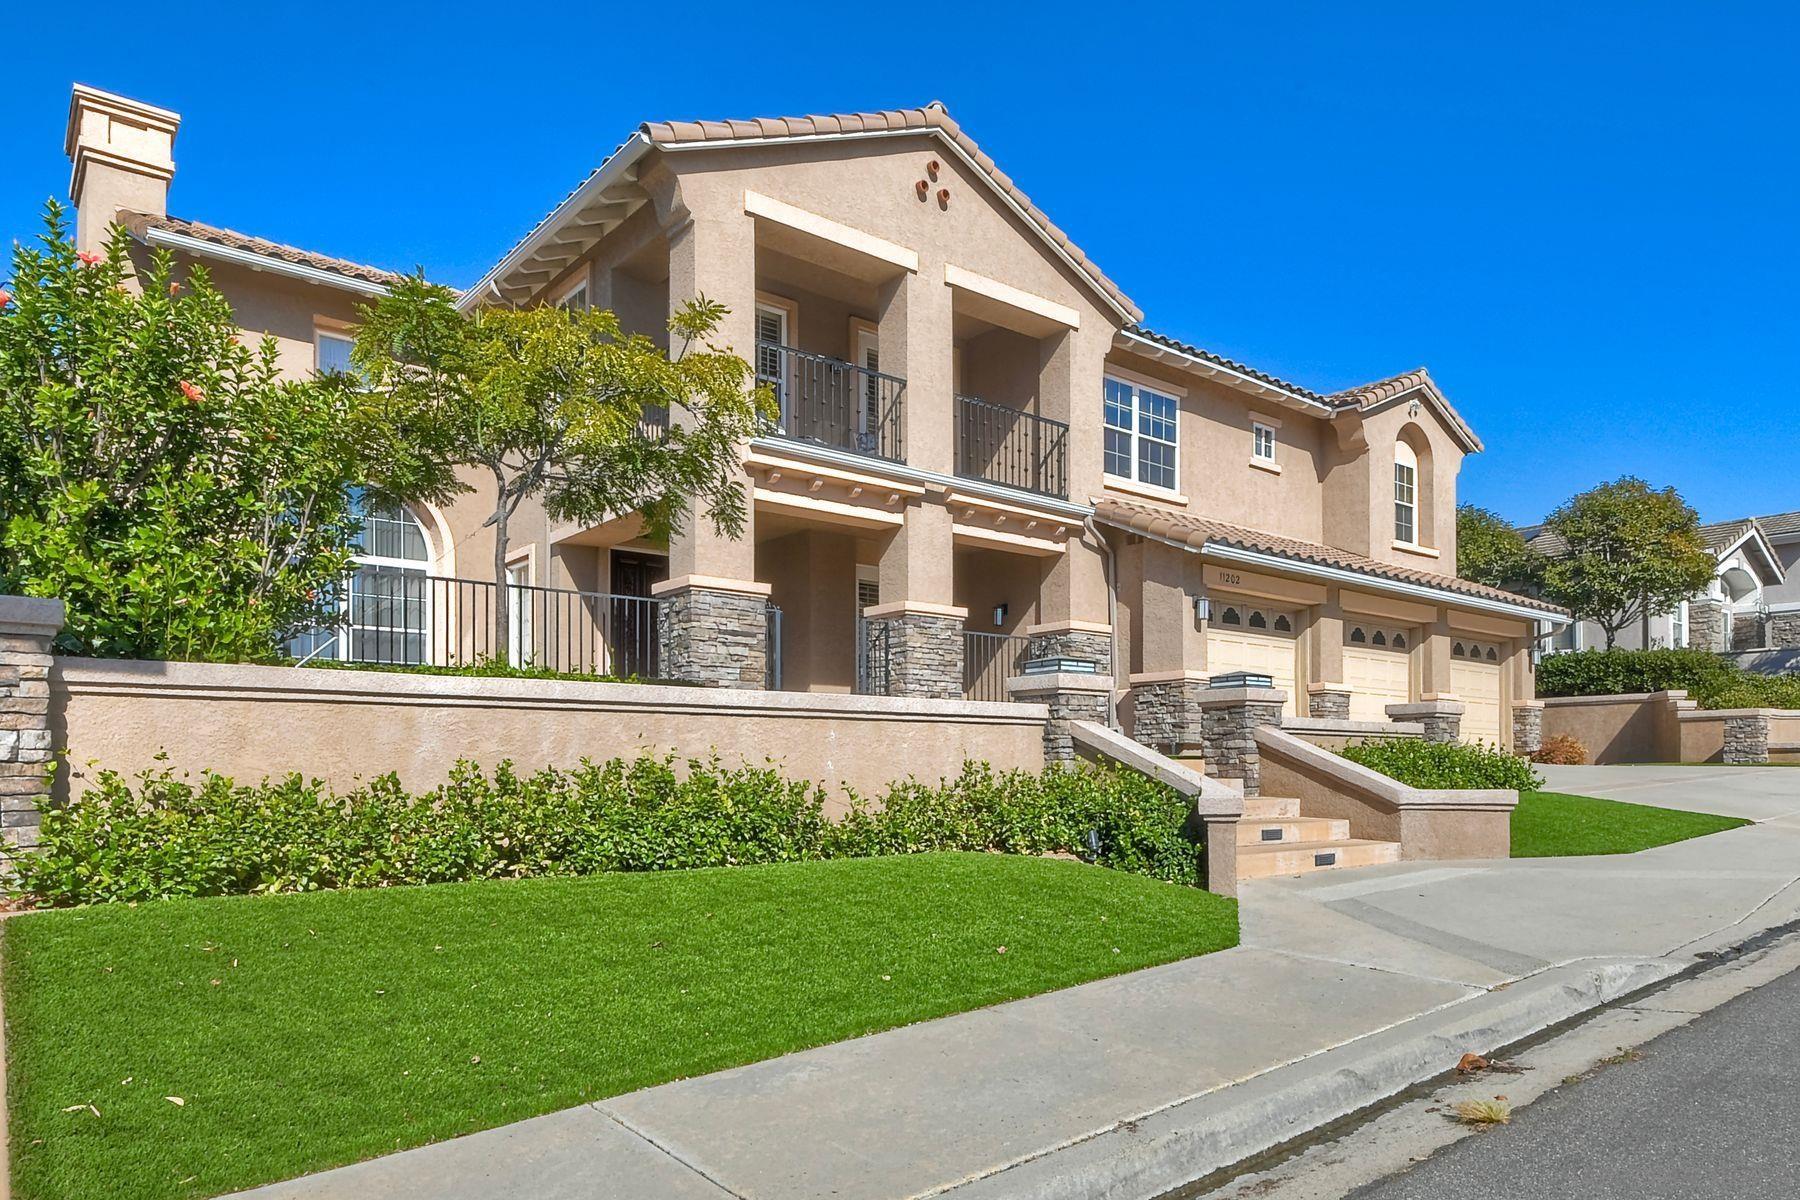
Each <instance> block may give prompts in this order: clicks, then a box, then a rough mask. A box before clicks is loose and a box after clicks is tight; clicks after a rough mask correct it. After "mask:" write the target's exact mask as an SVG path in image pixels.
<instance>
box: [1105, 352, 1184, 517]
mask: <svg viewBox="0 0 1800 1200" xmlns="http://www.w3.org/2000/svg"><path fill="white" fill-rule="evenodd" d="M1179 407H1180V405H1179V404H1178V402H1177V401H1176V399H1175V398H1174V397H1173V396H1169V395H1165V394H1163V393H1162V392H1158V391H1156V390H1154V389H1152V388H1148V387H1145V386H1143V385H1141V384H1137V383H1132V382H1129V381H1127V380H1124V379H1115V378H1113V377H1112V376H1110V375H1109V376H1107V378H1106V463H1105V468H1106V473H1107V474H1108V475H1112V476H1115V477H1116V478H1119V479H1130V480H1133V481H1135V482H1137V483H1143V484H1148V485H1149V486H1151V487H1159V488H1167V489H1169V490H1170V491H1174V490H1175V481H1176V471H1175V448H1176V437H1177V433H1176V424H1177V416H1176V413H1177V410H1178V409H1179Z"/></svg>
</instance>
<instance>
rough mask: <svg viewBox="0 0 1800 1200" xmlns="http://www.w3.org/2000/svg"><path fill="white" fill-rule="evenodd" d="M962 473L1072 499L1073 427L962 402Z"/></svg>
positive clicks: (958, 451) (958, 440) (958, 424)
mask: <svg viewBox="0 0 1800 1200" xmlns="http://www.w3.org/2000/svg"><path fill="white" fill-rule="evenodd" d="M956 473H957V474H958V475H961V476H963V477H964V478H965V479H984V480H986V481H987V482H989V483H998V484H1002V485H1004V486H1006V487H1012V488H1019V489H1021V490H1023V491H1027V492H1037V493H1038V494H1039V495H1043V496H1055V497H1058V498H1059V499H1067V498H1068V495H1069V427H1068V425H1067V424H1065V423H1064V422H1062V421H1052V420H1051V419H1050V418H1048V417H1040V416H1037V415H1036V414H1034V413H1028V412H1025V411H1023V410H1021V409H1017V408H1009V407H1007V406H1006V405H1004V404H990V403H989V402H988V401H986V400H980V399H977V398H976V397H974V396H958V397H957V398H956Z"/></svg>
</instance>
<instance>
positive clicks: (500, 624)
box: [492, 489, 513, 663]
mask: <svg viewBox="0 0 1800 1200" xmlns="http://www.w3.org/2000/svg"><path fill="white" fill-rule="evenodd" d="M506 508H507V505H506V495H505V492H504V489H503V490H502V493H501V497H500V503H499V504H498V505H497V506H495V508H494V641H493V647H494V649H493V654H492V657H494V658H496V659H497V660H499V661H500V662H504V663H510V662H511V661H512V656H511V655H510V654H509V653H508V651H509V650H510V649H511V641H512V639H511V637H510V634H511V632H512V599H513V597H512V589H511V588H509V587H507V586H506V549H507V547H506V523H507V517H508V515H509V514H508V513H507V511H506Z"/></svg>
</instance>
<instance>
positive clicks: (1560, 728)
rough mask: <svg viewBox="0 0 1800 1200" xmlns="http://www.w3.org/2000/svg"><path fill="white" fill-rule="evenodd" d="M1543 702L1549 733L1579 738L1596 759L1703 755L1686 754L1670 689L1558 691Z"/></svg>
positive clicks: (1668, 758)
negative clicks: (1613, 692) (1636, 692)
mask: <svg viewBox="0 0 1800 1200" xmlns="http://www.w3.org/2000/svg"><path fill="white" fill-rule="evenodd" d="M1543 703H1544V736H1545V737H1546V738H1551V737H1572V738H1574V739H1575V740H1576V741H1578V742H1580V743H1581V744H1582V745H1583V746H1585V747H1586V748H1587V752H1588V758H1589V761H1591V762H1593V763H1596V764H1605V763H1634V762H1635V763H1641V762H1674V761H1698V760H1690V759H1687V758H1686V756H1685V755H1684V754H1683V753H1681V751H1680V748H1679V747H1678V746H1677V744H1676V742H1675V741H1674V739H1675V738H1676V737H1677V736H1678V735H1677V732H1676V729H1675V722H1674V720H1673V716H1674V702H1673V701H1672V700H1670V699H1669V697H1668V694H1667V693H1665V692H1655V693H1646V694H1642V695H1620V696H1559V697H1553V698H1551V699H1547V700H1545V701H1544V702H1543ZM1722 745H1723V743H1722V742H1721V746H1722Z"/></svg>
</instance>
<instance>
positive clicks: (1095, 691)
mask: <svg viewBox="0 0 1800 1200" xmlns="http://www.w3.org/2000/svg"><path fill="white" fill-rule="evenodd" d="M1006 690H1007V693H1008V694H1009V696H1010V698H1011V699H1013V700H1016V701H1020V702H1022V703H1029V704H1042V705H1043V706H1044V707H1045V708H1046V709H1048V710H1049V720H1047V721H1045V722H1044V762H1046V763H1066V762H1073V761H1075V738H1074V735H1073V734H1072V733H1071V732H1070V730H1069V722H1071V721H1091V722H1092V723H1094V724H1096V725H1110V724H1111V722H1110V721H1109V720H1108V718H1109V716H1110V715H1111V714H1110V712H1109V711H1108V710H1109V705H1108V703H1107V701H1108V698H1109V697H1110V696H1111V694H1112V677H1111V676H1110V675H1076V674H1072V673H1071V674H1049V675H1018V676H1014V677H1013V678H1012V679H1009V680H1007V681H1006Z"/></svg>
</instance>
